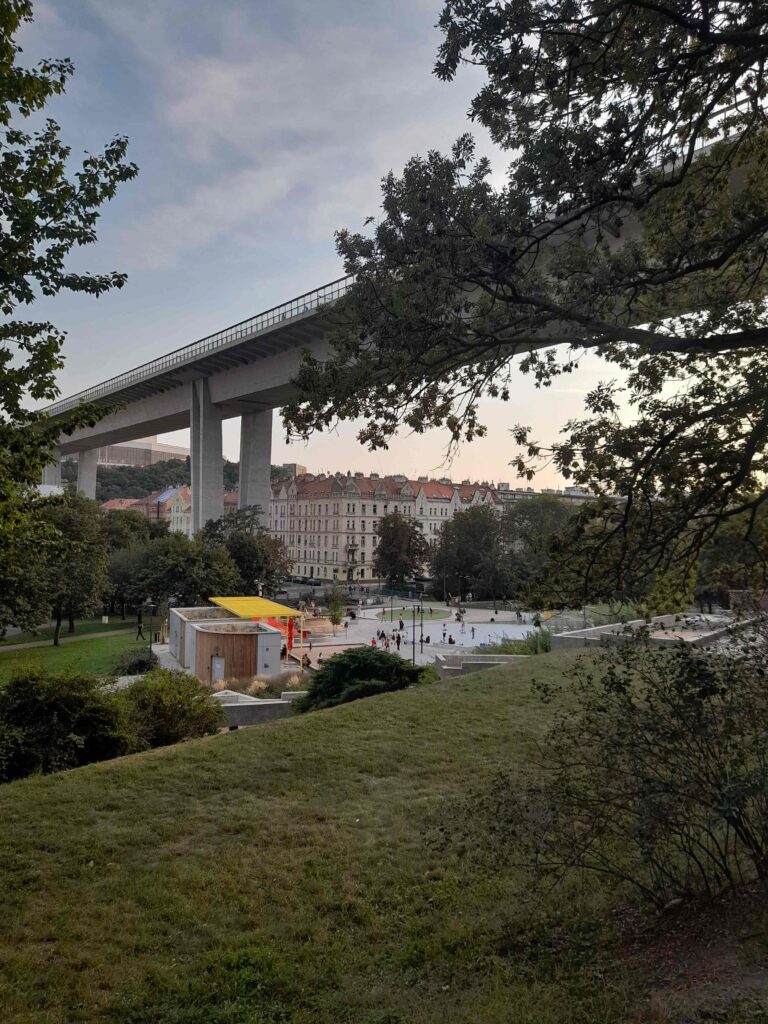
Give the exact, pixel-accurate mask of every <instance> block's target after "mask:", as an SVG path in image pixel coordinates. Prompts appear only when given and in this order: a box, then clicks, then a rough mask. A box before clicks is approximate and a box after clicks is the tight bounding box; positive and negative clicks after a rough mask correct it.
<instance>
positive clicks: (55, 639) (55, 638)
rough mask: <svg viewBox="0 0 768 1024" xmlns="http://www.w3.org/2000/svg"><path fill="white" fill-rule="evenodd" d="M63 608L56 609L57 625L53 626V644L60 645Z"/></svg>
mask: <svg viewBox="0 0 768 1024" xmlns="http://www.w3.org/2000/svg"><path fill="white" fill-rule="evenodd" d="M61 618H62V616H61V608H57V609H56V625H55V626H54V628H53V646H54V647H58V646H59V635H60V634H61Z"/></svg>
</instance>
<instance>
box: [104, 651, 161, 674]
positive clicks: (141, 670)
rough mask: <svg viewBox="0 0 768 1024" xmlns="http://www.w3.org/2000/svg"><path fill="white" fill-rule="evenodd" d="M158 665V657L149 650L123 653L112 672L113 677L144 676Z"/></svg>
mask: <svg viewBox="0 0 768 1024" xmlns="http://www.w3.org/2000/svg"><path fill="white" fill-rule="evenodd" d="M156 665H157V655H156V654H155V653H154V651H152V652H150V650H149V648H147V647H142V648H141V649H140V650H133V651H123V653H122V654H121V655H120V657H119V659H118V661H117V664H116V665H115V667H114V669H113V670H112V675H113V676H143V675H144V674H145V673H146V672H150V671H151V670H152V669H153V668H155V666H156Z"/></svg>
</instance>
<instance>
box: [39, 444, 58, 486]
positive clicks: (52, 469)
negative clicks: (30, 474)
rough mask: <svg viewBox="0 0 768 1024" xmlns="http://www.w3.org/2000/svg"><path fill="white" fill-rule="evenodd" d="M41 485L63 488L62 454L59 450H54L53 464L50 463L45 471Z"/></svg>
mask: <svg viewBox="0 0 768 1024" xmlns="http://www.w3.org/2000/svg"><path fill="white" fill-rule="evenodd" d="M40 483H42V484H50V485H53V486H54V487H61V452H60V451H59V449H58V448H54V449H53V462H49V463H48V465H47V466H46V467H45V469H44V470H43V476H42V479H41V481H40Z"/></svg>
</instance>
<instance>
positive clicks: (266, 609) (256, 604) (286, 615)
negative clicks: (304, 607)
mask: <svg viewBox="0 0 768 1024" xmlns="http://www.w3.org/2000/svg"><path fill="white" fill-rule="evenodd" d="M210 600H211V601H213V603H214V604H217V605H218V606H219V608H226V610H227V611H228V612H232V614H233V615H237V617H238V618H240V619H266V618H272V619H298V618H300V617H301V615H302V613H301V612H297V611H296V609H295V608H289V607H288V605H285V604H278V603H277V601H268V600H267V599H266V597H212V598H210Z"/></svg>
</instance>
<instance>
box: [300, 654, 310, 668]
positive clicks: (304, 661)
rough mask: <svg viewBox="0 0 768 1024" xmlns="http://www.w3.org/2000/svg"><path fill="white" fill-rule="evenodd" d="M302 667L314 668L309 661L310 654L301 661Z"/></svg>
mask: <svg viewBox="0 0 768 1024" xmlns="http://www.w3.org/2000/svg"><path fill="white" fill-rule="evenodd" d="M301 667H302V668H312V662H311V661H310V660H309V655H308V654H305V655H304V657H303V658H302V659H301Z"/></svg>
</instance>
